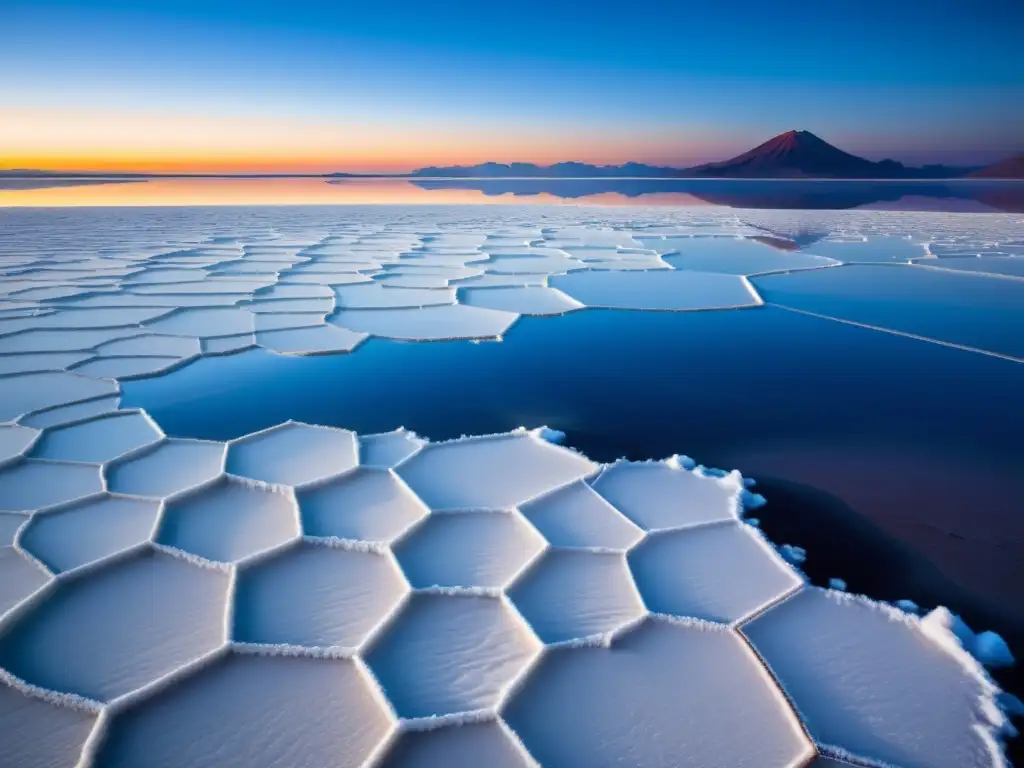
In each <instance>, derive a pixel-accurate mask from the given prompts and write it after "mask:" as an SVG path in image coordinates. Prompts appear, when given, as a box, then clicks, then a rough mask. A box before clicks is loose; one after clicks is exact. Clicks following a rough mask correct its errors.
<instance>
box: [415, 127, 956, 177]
mask: <svg viewBox="0 0 1024 768" xmlns="http://www.w3.org/2000/svg"><path fill="white" fill-rule="evenodd" d="M970 170H972V169H970V168H952V167H949V166H944V165H926V166H924V167H923V168H910V167H907V166H905V165H903V163H899V162H897V161H895V160H881V161H879V162H874V161H872V160H867V159H865V158H863V157H858V156H857V155H851V154H850V153H849V152H844V151H843V150H841V149H839V148H838V147H834V146H832V145H831V144H829V143H828V142H827V141H825V140H823V139H820V138H818V137H817V136H815V135H814V134H813V133H811V132H810V131H787V132H786V133H780V134H779V135H778V136H775V137H774V138H771V139H769V140H768V141H766V142H764V143H763V144H760V145H759V146H756V147H754V148H753V149H751V150H750V151H749V152H744V153H743V154H742V155H737V156H736V157H734V158H732V159H731V160H724V161H722V162H717V163H706V164H704V165H698V166H696V167H693V168H668V167H665V166H658V165H645V164H644V163H625V164H624V165H590V164H589V163H576V162H569V163H555V164H554V165H535V164H534V163H493V162H492V163H480V164H479V165H449V166H441V167H438V166H430V167H428V168H420V169H418V170H415V171H413V172H412V173H411V174H409V175H410V176H413V177H421V178H422V177H434V178H462V179H465V178H478V179H479V178H484V179H488V178H548V179H551V178H555V179H558V178H562V179H564V178H585V179H590V178H624V177H634V178H637V177H639V178H662V179H665V178H669V179H675V178H700V177H715V178H734V179H799V178H806V179H946V178H956V177H959V176H964V175H965V174H967V173H968V171H970Z"/></svg>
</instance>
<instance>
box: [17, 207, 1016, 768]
mask: <svg viewBox="0 0 1024 768" xmlns="http://www.w3.org/2000/svg"><path fill="white" fill-rule="evenodd" d="M581 210H585V209H578V210H576V211H566V210H563V209H557V210H548V211H542V210H541V211H539V210H530V211H528V212H524V211H522V210H521V209H514V208H510V209H504V210H502V209H497V210H488V211H487V212H486V213H483V212H476V211H469V212H467V211H466V210H465V209H438V210H434V211H431V212H430V213H426V212H424V211H414V210H408V209H401V208H395V207H390V208H381V209H366V210H363V211H361V212H360V213H359V214H357V215H353V214H352V213H350V212H344V211H332V212H331V213H325V212H324V211H323V210H311V211H306V210H304V209H303V210H289V211H288V212H287V213H286V214H284V213H281V212H279V211H277V210H275V209H267V210H255V209H254V210H248V211H241V210H238V211H233V212H230V213H228V212H224V211H217V212H215V213H212V212H208V211H203V210H201V209H185V210H179V211H170V210H166V211H165V210H159V209H154V210H139V211H131V212H128V211H122V210H116V209H108V210H94V211H71V210H65V211H7V212H2V213H0V216H2V217H3V219H4V227H5V228H4V237H3V240H0V274H3V276H4V281H3V283H2V284H0V403H2V406H0V420H2V422H0V736H2V740H0V741H2V746H0V764H12V765H17V766H19V768H50V767H51V766H66V765H77V766H79V768H86V767H87V766H119V765H125V766H137V765H146V766H155V767H157V768H159V767H161V766H172V765H180V764H182V761H185V762H188V764H189V765H195V766H216V765H224V764H233V763H237V762H245V764H246V765H252V766H257V767H259V766H266V767H267V768H290V767H291V766H310V767H311V768H312V766H383V765H430V764H433V763H436V761H437V759H438V758H437V756H438V755H439V754H443V755H444V756H445V760H446V764H447V765H452V766H456V768H458V767H460V766H463V767H465V768H469V767H470V766H476V765H482V764H486V765H500V766H536V765H545V766H555V767H556V768H557V766H578V765H581V764H584V765H588V766H605V765H607V766H611V765H622V764H629V765H636V766H664V765H682V764H687V765H695V766H696V765H699V766H715V765H720V766H752V767H753V766H757V768H762V767H763V766H769V765H778V766H800V765H806V764H808V762H810V761H812V760H819V759H820V760H823V761H825V762H827V763H829V764H831V763H835V764H843V762H844V761H845V762H846V763H848V764H854V765H865V766H878V767H879V768H880V767H881V766H889V765H903V766H940V767H941V766H950V768H953V767H954V766H955V767H956V768H968V767H970V766H1000V765H1005V764H1006V761H1005V758H1004V756H1003V751H1002V746H1001V741H1002V739H1003V738H1004V737H1005V736H1006V735H1007V734H1009V733H1010V732H1011V727H1010V725H1009V723H1008V721H1007V717H1006V715H1005V714H1004V712H1003V710H1002V709H1001V706H1008V703H1007V702H1008V701H1009V700H1008V699H1006V698H1005V697H1001V696H1000V692H999V691H998V689H997V688H996V686H995V685H994V684H993V682H992V681H991V679H990V678H989V677H988V675H987V674H986V673H985V671H984V669H983V667H982V666H981V664H980V663H979V661H978V660H977V659H981V660H982V661H985V662H986V663H990V664H992V665H999V664H1006V663H1008V662H1010V661H1012V659H1009V658H1008V656H1007V654H1008V651H1007V649H1006V648H1005V644H1001V641H1000V640H999V638H998V637H997V636H994V635H992V634H991V633H981V634H979V635H974V634H973V633H971V632H970V630H968V629H967V628H966V627H964V626H963V623H962V622H960V621H959V620H957V619H956V618H955V617H953V616H951V615H950V614H949V613H948V612H946V611H944V610H943V609H937V610H936V611H934V612H932V613H931V614H928V615H927V616H925V617H923V618H919V617H918V616H916V615H915V614H914V613H910V612H904V611H903V610H900V609H898V608H896V607H893V606H888V605H884V604H880V603H876V602H873V601H871V600H868V599H867V598H862V597H857V596H850V595H845V594H843V593H840V592H835V591H827V590H822V589H818V588H816V587H812V586H810V585H808V584H807V583H806V581H805V579H804V577H803V575H802V574H801V573H800V571H799V570H798V569H797V568H796V567H795V566H793V565H790V564H789V563H788V562H787V558H788V559H789V560H793V559H794V558H793V552H792V548H788V549H787V548H786V547H785V546H781V547H779V548H778V549H776V548H775V547H774V546H773V545H772V544H771V543H769V542H768V541H767V540H765V538H764V537H763V536H762V535H761V533H760V532H759V530H758V529H757V528H756V526H755V525H753V524H751V523H752V522H753V521H751V523H748V521H747V520H746V518H745V517H744V513H745V510H746V509H752V508H754V507H755V506H757V505H758V504H759V503H761V502H762V500H761V499H760V497H758V496H757V495H756V494H753V493H752V492H751V491H749V490H748V483H747V482H745V481H744V479H743V478H742V477H741V476H740V475H739V473H737V472H732V473H725V472H717V471H712V470H706V469H704V468H702V467H697V466H695V465H694V463H693V462H692V461H690V460H688V459H685V458H684V457H671V458H669V459H666V460H665V461H662V462H639V463H631V462H617V463H615V464H612V465H608V466H601V465H598V464H595V463H594V462H591V461H589V460H588V459H587V458H586V457H584V456H581V455H580V454H578V453H576V452H574V451H572V450H570V449H567V448H562V447H559V446H557V445H555V444H554V443H556V442H559V441H560V440H561V439H563V438H564V436H563V435H561V434H560V433H557V432H556V431H554V430H546V429H540V430H534V431H526V430H516V431H513V432H511V433H506V434H502V435H490V436H479V437H467V438H463V439H460V440H455V441H449V442H447V443H430V442H429V441H427V440H424V439H421V438H419V437H417V436H416V435H414V434H412V433H410V432H406V431H403V430H398V431H395V432H392V433H387V434H383V435H369V436H359V435H355V434H354V433H351V432H348V431H346V430H342V429H334V428H327V427H318V426H313V425H305V424H299V423H296V422H286V423H285V424H282V425H279V426H277V427H274V428H272V429H268V430H264V431H262V432H259V433H255V434H253V435H248V436H244V437H241V438H239V439H237V440H232V441H229V442H227V443H217V442H209V441H193V440H178V439H174V438H168V437H166V436H165V435H164V434H163V432H162V431H161V430H160V428H159V425H158V424H156V423H154V422H153V421H152V420H151V419H150V418H149V416H148V415H147V414H146V413H144V412H142V411H138V410H134V411H127V410H119V408H118V397H117V395H118V393H119V391H120V389H119V386H120V385H119V383H118V381H119V380H124V379H129V378H133V377H136V376H143V375H160V374H161V373H163V372H166V371H167V370H170V369H172V368H174V367H176V366H178V365H183V364H186V363H188V362H190V361H191V360H194V359H195V358H197V357H199V356H200V355H217V354H229V353H232V352H234V351H238V350H243V349H247V348H251V347H253V346H263V347H264V348H267V349H269V350H271V351H273V352H276V353H280V354H328V353H345V352H350V351H352V350H354V349H356V347H357V345H358V344H359V343H360V342H362V341H363V340H364V339H365V338H367V337H368V335H371V334H372V335H384V336H389V337H391V338H399V339H408V340H443V339H447V338H493V337H500V336H501V335H502V334H504V333H511V332H514V327H513V326H514V324H515V321H516V319H517V317H518V316H519V315H520V314H540V315H548V314H560V313H562V312H568V311H586V310H587V309H588V308H589V307H592V306H595V305H597V306H609V305H615V306H621V307H624V308H627V309H636V310H650V309H656V310H662V311H693V310H703V309H727V308H738V307H749V308H750V309H737V310H736V311H756V309H755V308H756V306H758V305H760V304H761V299H760V297H759V296H758V295H757V293H756V291H755V290H754V289H753V287H752V285H751V284H750V283H749V282H747V280H746V276H747V275H755V274H764V273H769V272H775V273H778V272H781V273H785V272H789V271H796V270H805V269H824V268H827V269H835V268H842V266H843V264H844V263H853V262H858V261H865V262H879V261H889V262H899V263H901V266H899V267H898V268H906V269H929V268H941V263H940V262H941V259H942V258H949V259H950V261H951V263H950V270H949V273H950V274H955V273H956V272H962V271H964V270H969V269H970V267H971V263H970V259H969V258H968V257H970V256H974V255H975V252H977V253H984V259H978V260H977V261H978V272H979V273H984V272H989V276H988V277H987V278H986V279H993V280H1015V279H1018V278H1017V277H1016V274H1017V270H1016V268H1015V267H1013V266H1012V264H1011V263H1010V261H1006V262H1003V261H1000V264H1001V266H1000V276H993V275H992V274H991V273H990V270H991V263H992V259H1000V260H1013V259H1016V258H1019V257H1020V256H1021V253H1022V252H1021V246H1020V235H1019V232H1020V225H1021V220H1020V219H1019V218H1015V217H1012V216H979V217H938V216H934V215H924V214H922V215H913V214H911V215H908V214H899V215H896V214H884V213H872V214H870V215H866V214H863V213H857V212H828V213H825V214H815V217H816V218H815V219H814V221H813V223H812V224H809V223H808V220H807V219H806V218H801V217H800V216H796V218H794V214H790V213H786V214H780V213H775V212H740V213H735V212H730V213H717V212H716V213H706V212H701V213H699V214H693V213H688V212H667V211H665V210H658V211H657V212H656V213H655V212H650V213H644V212H643V211H642V210H638V209H632V210H630V211H629V212H628V214H627V213H617V212H615V211H614V210H610V209H600V210H594V211H588V212H587V214H586V215H584V214H583V213H581ZM979 222H980V224H979ZM809 226H810V227H811V228H812V229H813V228H814V227H819V228H821V227H825V228H827V231H828V232H830V233H831V234H829V236H828V237H827V238H825V239H824V240H821V241H820V243H821V245H820V247H819V248H818V249H817V250H815V245H814V243H813V242H812V243H811V244H810V245H808V246H807V248H806V249H805V250H806V255H804V254H803V253H801V254H797V255H795V256H794V257H792V258H791V257H790V254H789V253H787V252H786V251H785V250H782V251H776V250H771V249H769V248H768V246H766V245H763V244H762V243H761V241H759V240H754V238H761V240H773V239H776V240H778V239H779V238H790V239H791V241H792V242H794V243H798V242H801V240H802V238H804V237H805V234H806V232H805V231H806V230H807V229H808V227H809ZM907 231H911V232H913V231H916V232H922V233H927V234H923V235H921V236H919V237H916V238H915V237H905V236H903V234H902V233H905V232H907ZM40 232H45V238H43V237H41V235H40ZM936 232H940V233H941V234H938V235H937V234H935V233H936ZM766 234H767V235H769V236H768V237H766ZM709 238H714V240H710V239H709ZM154 243H159V244H154ZM710 243H713V244H714V245H715V247H714V248H710V249H708V251H707V252H706V253H705V254H704V255H703V256H702V255H701V253H702V249H701V246H702V244H710ZM1000 243H1004V244H1005V245H1000ZM761 248H763V249H764V251H763V252H762V251H761V250H759V249H761ZM1000 248H1003V250H1000ZM762 253H763V256H762ZM711 254H720V255H721V258H722V261H721V262H720V263H711V261H709V260H711ZM690 255H692V256H693V258H692V259H691V258H690ZM663 257H666V258H663ZM954 259H955V265H954V263H953V260H954ZM712 261H713V260H712ZM684 263H685V266H686V268H685V269H674V268H673V267H675V266H677V265H679V266H683V264H684ZM697 267H701V269H704V270H706V271H701V269H697ZM616 272H618V273H619V274H615V273H616ZM616 286H617V287H618V288H617V287H616ZM622 286H625V288H623V289H621V290H619V288H622ZM670 286H671V290H666V289H667V288H668V287H670ZM923 341H926V342H927V341H929V339H923ZM796 559H798V558H796ZM68 638H74V641H73V642H71V643H68ZM972 654H973V655H972ZM210 713H216V715H217V716H216V717H213V718H211V717H209V714H210ZM12 760H13V761H14V762H13V763H10V761H12ZM5 761H7V762H6V763H5ZM823 764H824V763H823Z"/></svg>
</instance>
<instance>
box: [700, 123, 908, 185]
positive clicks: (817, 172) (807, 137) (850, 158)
mask: <svg viewBox="0 0 1024 768" xmlns="http://www.w3.org/2000/svg"><path fill="white" fill-rule="evenodd" d="M690 170H691V171H692V172H693V173H694V174H695V175H699V176H721V177H739V178H801V177H808V178H839V179H857V178H860V179H875V178H902V177H904V176H906V175H908V172H907V169H906V168H905V167H904V166H903V164H902V163H898V162H896V161H895V160H883V161H881V162H879V163H876V162H872V161H871V160H866V159H864V158H863V157H857V156H856V155H851V154H850V153H849V152H844V151H843V150H841V149H839V148H838V147H834V146H832V145H831V144H829V143H828V142H827V141H825V140H824V139H821V138H819V137H818V136H815V135H814V134H813V133H811V132H810V131H786V132H785V133H780V134H779V135H778V136H774V137H772V138H770V139H768V141H766V142H764V143H763V144H759V145H758V146H756V147H754V148H753V149H751V150H749V151H748V152H744V153H743V154H742V155H737V156H736V157H734V158H732V159H731V160H725V161H723V162H719V163H707V164H706V165H700V166H697V167H696V168H691V169H690Z"/></svg>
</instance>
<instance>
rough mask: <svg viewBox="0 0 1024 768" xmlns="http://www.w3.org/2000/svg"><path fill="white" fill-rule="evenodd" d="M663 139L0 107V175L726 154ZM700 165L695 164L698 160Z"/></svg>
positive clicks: (366, 167)
mask: <svg viewBox="0 0 1024 768" xmlns="http://www.w3.org/2000/svg"><path fill="white" fill-rule="evenodd" d="M684 139H685V137H680V136H678V135H671V134H667V133H663V132H652V133H650V134H649V135H643V136H638V135H636V133H635V132H630V133H628V134H627V133H626V132H623V131H611V130H608V129H604V130H596V129H594V130H587V129H585V128H579V127H575V126H574V127H571V128H567V129H566V130H563V131H553V130H552V129H551V128H550V127H548V126H545V127H543V128H542V127H539V126H521V125H516V126H501V127H498V128H495V127H487V126H483V127H481V126H476V127H470V126H461V125H458V124H455V125H448V124H437V123H427V124H424V125H414V126H410V125H408V124H403V125H396V124H395V123H394V122H380V121H363V122H352V123H348V122H344V121H341V120H337V121H329V120H319V121H314V120H308V121H307V120H301V119H297V118H287V119H282V118H265V117H251V118H243V117H224V116H208V115H201V116H197V115H159V114H134V113H122V112H113V111H85V112H83V111H81V110H70V109H32V110H25V109H18V110H15V109H4V108H0V148H2V152H3V154H2V155H0V169H3V170H8V169H19V168H20V169H31V170H43V171H64V172H99V173H103V172H108V173H332V172H337V171H347V172H352V173H405V172H408V171H411V170H413V169H415V168H419V167H423V166H428V165H472V164H475V163H482V162H486V161H492V160H493V161H497V162H520V161H521V162H533V163H538V164H550V163H555V162H560V161H566V160H578V161H581V162H589V163H595V164H619V163H623V162H626V161H630V160H633V161H637V162H649V163H663V164H667V165H671V164H673V163H672V162H671V161H664V160H657V159H655V158H658V157H674V156H679V155H680V152H681V150H683V149H685V152H684V154H685V155H687V156H693V157H694V158H700V157H703V156H714V155H717V154H719V153H720V151H716V150H715V149H713V148H711V146H710V142H709V141H708V140H706V139H704V140H701V141H695V140H693V139H689V140H685V141H684ZM695 161H696V159H695Z"/></svg>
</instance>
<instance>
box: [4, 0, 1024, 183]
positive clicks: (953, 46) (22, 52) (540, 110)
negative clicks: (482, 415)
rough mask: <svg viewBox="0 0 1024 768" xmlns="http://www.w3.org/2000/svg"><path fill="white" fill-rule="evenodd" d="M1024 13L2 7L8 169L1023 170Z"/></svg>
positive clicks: (42, 2) (935, 4)
mask: <svg viewBox="0 0 1024 768" xmlns="http://www.w3.org/2000/svg"><path fill="white" fill-rule="evenodd" d="M1022 36H1024V2H1022V0H774V1H773V0H758V1H756V2H755V1H753V0H716V1H712V0H702V1H701V2H685V1H684V0H665V1H660V0H657V1H656V0H631V1H630V2H628V3H627V2H622V0H617V1H615V2H605V0H591V1H590V2H576V3H568V2H557V1H556V0H547V1H545V0H515V1H514V2H510V1H509V0H505V1H504V2H502V1H501V0H498V2H487V1H486V0H445V2H438V3H434V2H429V0H386V1H384V2H358V3H355V2H351V0H334V2H330V3H327V2H316V1H315V0H287V2H282V1H281V0H274V1H273V2H264V1H263V0H249V2H244V3H243V2H222V1H218V0H208V1H206V2H204V1H202V0H159V1H157V2H149V1H147V0H134V1H132V2H128V1H118V0H77V2H73V1H64V2H62V1H59V0H57V1H54V0H36V1H35V2H31V3H22V2H18V0H2V2H0V72H2V73H3V76H2V77H0V168H46V169H75V170H86V169H99V170H154V171H244V170H248V171H279V172H287V171H294V172H321V171H335V170H349V171H403V170H409V169H411V168H414V167H418V166H421V165H428V164H449V163H475V162H480V161H484V160H498V161H505V162H508V161H514V160H522V161H534V162H545V163H546V162H554V161H558V160H583V161H588V162H600V163H606V162H607V163H619V162H623V161H626V160H636V161H641V162H650V163H664V164H671V165H690V164H694V163H697V162H703V161H707V160H717V159H723V158H725V157H728V156H731V155H733V154H737V153H738V152H741V151H743V150H745V149H748V148H749V147H751V146H753V145H755V144H757V143H760V142H761V141H763V140H765V139H767V138H768V137H770V136H772V135H774V134H776V133H779V132H781V131H785V130H788V129H790V128H800V129H807V130H810V131H813V132H815V133H817V134H818V135H819V136H821V137H822V138H824V139H826V140H828V141H831V142H832V143H834V144H837V145H839V146H841V147H842V148H844V149H846V150H848V151H852V152H856V153H858V154H862V155H865V156H867V157H871V158H872V159H880V158H882V157H894V158H896V159H898V160H902V161H904V162H908V163H923V162H952V163H967V164H974V163H977V164H983V163H986V162H990V161H993V160H997V159H1000V158H1002V157H1005V156H1007V155H1010V154H1013V153H1015V152H1020V151H1024V46H1022V45H1021V42H1020V40H1021V37H1022Z"/></svg>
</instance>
